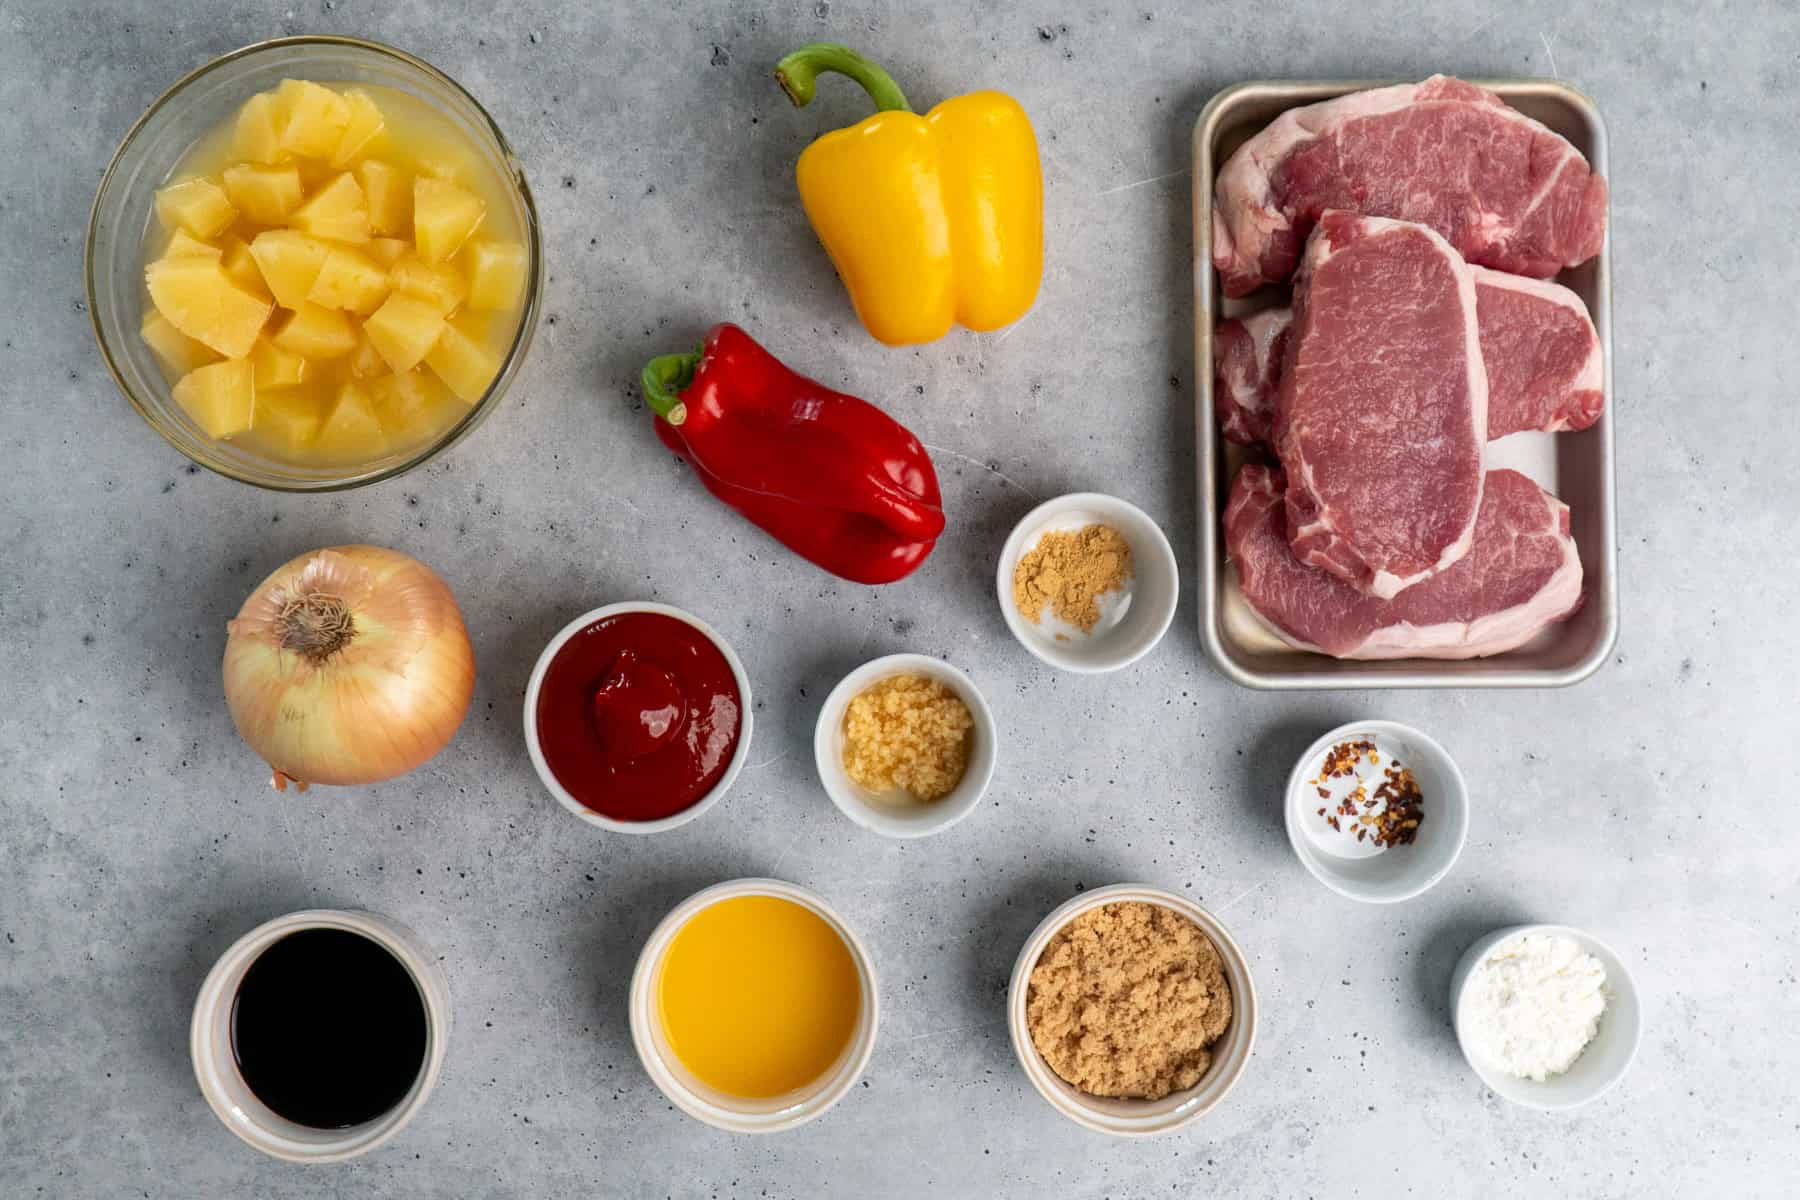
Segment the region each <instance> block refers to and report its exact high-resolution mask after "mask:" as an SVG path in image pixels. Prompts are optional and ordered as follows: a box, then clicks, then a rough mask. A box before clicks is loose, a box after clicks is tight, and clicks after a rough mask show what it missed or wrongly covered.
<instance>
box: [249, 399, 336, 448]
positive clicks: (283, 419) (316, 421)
mask: <svg viewBox="0 0 1800 1200" xmlns="http://www.w3.org/2000/svg"><path fill="white" fill-rule="evenodd" d="M322 424H324V405H322V404H321V403H320V402H319V400H318V398H317V397H315V396H314V395H312V393H311V392H309V391H307V390H306V389H305V388H297V387H282V388H274V389H271V390H268V391H265V390H263V386H262V384H261V383H258V384H257V385H256V435H257V437H258V438H260V439H262V440H264V441H267V442H268V443H269V444H270V445H272V446H274V447H275V448H276V449H277V450H278V451H280V452H281V453H284V454H290V455H298V454H301V453H303V452H304V451H306V450H307V449H308V448H310V447H311V446H312V444H313V442H314V440H316V439H317V438H318V436H319V426H320V425H322Z"/></svg>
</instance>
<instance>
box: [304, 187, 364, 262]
mask: <svg viewBox="0 0 1800 1200" xmlns="http://www.w3.org/2000/svg"><path fill="white" fill-rule="evenodd" d="M290 223H291V224H292V225H293V227H294V228H295V229H298V230H301V231H302V232H304V233H310V234H312V235H313V236H314V237H324V238H332V239H334V240H336V241H340V242H349V243H351V244H352V245H357V246H360V245H362V244H363V243H365V242H367V241H368V240H369V206H368V203H367V202H366V201H365V200H364V199H363V191H362V188H360V187H358V186H357V183H356V178H355V176H353V175H351V174H350V172H348V171H345V172H343V173H342V174H340V175H339V176H337V178H335V179H333V180H332V181H331V182H330V183H328V184H326V185H325V186H324V187H322V188H320V189H319V190H318V191H316V192H314V193H313V194H312V197H311V198H310V199H308V200H307V202H306V203H305V204H302V205H301V206H300V207H299V208H297V209H295V210H294V215H293V216H292V218H290Z"/></svg>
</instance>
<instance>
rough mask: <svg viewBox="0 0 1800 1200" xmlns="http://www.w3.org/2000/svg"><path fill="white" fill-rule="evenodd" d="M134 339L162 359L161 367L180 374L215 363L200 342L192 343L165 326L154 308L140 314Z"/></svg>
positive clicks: (216, 358) (173, 329) (214, 359)
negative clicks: (140, 323)
mask: <svg viewBox="0 0 1800 1200" xmlns="http://www.w3.org/2000/svg"><path fill="white" fill-rule="evenodd" d="M138 336H139V337H141V338H143V339H144V344H145V345H147V346H149V347H150V349H151V350H152V351H153V352H155V354H156V357H157V358H159V359H160V360H162V364H163V366H165V367H167V368H169V370H171V371H175V372H177V373H179V374H182V375H186V374H187V373H188V372H189V371H192V370H193V369H194V368H195V367H204V366H205V365H206V364H207V363H212V362H218V361H219V356H218V355H217V354H215V353H213V352H212V351H211V350H210V349H208V348H207V347H206V345H205V344H204V343H201V342H196V341H195V340H194V339H193V338H191V337H189V336H188V335H187V334H185V333H183V332H181V330H179V329H177V328H175V327H174V326H173V325H171V324H169V318H167V317H165V316H163V315H162V314H161V313H159V312H157V311H156V310H155V309H154V308H153V309H151V310H150V311H149V312H146V313H145V314H144V323H143V325H142V326H140V327H139V329H138Z"/></svg>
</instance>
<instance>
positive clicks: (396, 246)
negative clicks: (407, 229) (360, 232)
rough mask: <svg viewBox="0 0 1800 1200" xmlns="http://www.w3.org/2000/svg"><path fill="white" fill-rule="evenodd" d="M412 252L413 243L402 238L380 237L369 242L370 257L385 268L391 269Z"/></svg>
mask: <svg viewBox="0 0 1800 1200" xmlns="http://www.w3.org/2000/svg"><path fill="white" fill-rule="evenodd" d="M411 251H412V243H411V242H408V241H404V240H402V239H401V238H391V237H378V238H375V239H373V240H372V241H370V242H369V257H370V258H372V259H374V260H375V261H376V262H378V263H380V264H381V265H382V266H384V267H391V266H393V265H394V264H395V263H397V262H399V261H400V260H401V259H402V258H403V257H405V256H406V255H407V254H409V253H410V252H411Z"/></svg>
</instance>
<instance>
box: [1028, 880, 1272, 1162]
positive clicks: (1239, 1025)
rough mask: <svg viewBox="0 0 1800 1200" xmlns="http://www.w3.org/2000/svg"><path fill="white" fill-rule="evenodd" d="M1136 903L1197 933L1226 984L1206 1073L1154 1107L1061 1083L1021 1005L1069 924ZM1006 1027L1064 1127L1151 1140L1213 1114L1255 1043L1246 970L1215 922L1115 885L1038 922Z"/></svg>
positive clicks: (1167, 896) (1168, 900)
mask: <svg viewBox="0 0 1800 1200" xmlns="http://www.w3.org/2000/svg"><path fill="white" fill-rule="evenodd" d="M1130 900H1138V901H1143V902H1144V903H1146V904H1156V905H1160V906H1162V907H1163V908H1167V909H1171V910H1173V911H1174V912H1177V913H1179V914H1181V915H1182V916H1184V917H1186V918H1187V919H1188V920H1190V921H1192V922H1193V923H1194V924H1195V925H1197V926H1199V927H1200V931H1201V932H1202V933H1204V934H1205V935H1206V936H1207V938H1208V940H1210V941H1211V942H1212V944H1213V946H1214V947H1215V948H1217V950H1218V952H1219V959H1220V961H1221V962H1222V963H1223V964H1224V968H1225V982H1226V983H1227V984H1228V985H1229V986H1230V988H1231V1024H1230V1025H1228V1026H1227V1027H1226V1029H1225V1033H1224V1035H1223V1036H1222V1037H1220V1038H1219V1040H1218V1041H1217V1042H1214V1043H1213V1046H1212V1052H1213V1058H1212V1065H1211V1067H1209V1068H1208V1069H1207V1072H1206V1076H1205V1077H1204V1078H1203V1079H1201V1080H1200V1082H1199V1083H1197V1084H1195V1085H1194V1086H1193V1087H1191V1088H1185V1089H1183V1090H1181V1091H1178V1092H1171V1093H1170V1094H1169V1095H1167V1096H1164V1097H1163V1098H1162V1099H1160V1100H1119V1099H1110V1098H1107V1097H1104V1096H1090V1095H1089V1094H1088V1093H1086V1092H1084V1091H1082V1090H1081V1089H1079V1088H1077V1087H1074V1086H1072V1085H1071V1084H1069V1083H1066V1082H1065V1081H1064V1080H1063V1079H1062V1077H1061V1076H1059V1075H1057V1073H1056V1072H1055V1071H1054V1070H1052V1069H1051V1067H1050V1064H1049V1063H1047V1062H1045V1061H1044V1056H1043V1055H1042V1054H1040V1053H1038V1049H1037V1046H1036V1044H1035V1043H1033V1042H1032V1040H1031V1026H1030V1023H1029V1022H1028V1021H1027V1019H1026V1001H1027V1000H1028V998H1029V996H1030V991H1031V972H1032V969H1033V968H1035V967H1036V966H1037V962H1038V959H1039V958H1041V957H1043V954H1044V948H1045V947H1046V946H1048V945H1049V944H1050V939H1051V938H1053V937H1055V936H1056V934H1057V932H1058V931H1059V930H1061V929H1062V927H1063V926H1065V925H1067V924H1068V923H1069V922H1070V921H1073V920H1074V919H1075V918H1076V917H1078V916H1080V915H1081V914H1082V913H1084V912H1088V911H1090V910H1092V909H1096V908H1102V907H1104V906H1106V905H1108V904H1118V903H1121V902H1124V901H1130ZM1006 1024H1007V1028H1008V1029H1009V1030H1010V1031H1011V1033H1012V1044H1013V1053H1014V1054H1015V1055H1016V1056H1017V1057H1018V1060H1019V1065H1020V1066H1021V1067H1023V1068H1024V1069H1025V1076H1026V1078H1028V1079H1030V1080H1031V1086H1033V1087H1035V1088H1036V1089H1037V1090H1038V1094H1039V1095H1040V1096H1042V1097H1043V1098H1044V1099H1045V1100H1047V1101H1049V1103H1050V1107H1051V1108H1054V1109H1055V1110H1056V1111H1057V1112H1059V1113H1061V1114H1062V1115H1063V1116H1065V1117H1067V1118H1069V1120H1071V1121H1073V1122H1075V1123H1076V1124H1077V1125H1080V1126H1082V1127H1084V1128H1087V1129H1092V1130H1094V1131H1095V1132H1098V1133H1108V1134H1112V1135H1114V1136H1116V1137H1152V1136H1154V1135H1156V1134H1160V1133H1168V1132H1170V1131H1171V1130H1175V1129H1179V1128H1181V1127H1182V1126H1184V1125H1187V1124H1190V1123H1191V1122H1194V1121H1197V1120H1199V1119H1200V1118H1201V1117H1203V1116H1205V1115H1206V1114H1207V1113H1209V1112H1211V1111H1212V1110H1213V1109H1214V1108H1216V1107H1218V1105H1219V1103H1220V1101H1222V1100H1224V1099H1225V1097H1226V1095H1227V1094H1228V1093H1229V1092H1230V1091H1231V1089H1232V1088H1233V1087H1235V1086H1236V1085H1237V1081H1238V1080H1239V1079H1240V1078H1242V1077H1243V1074H1244V1068H1245V1067H1246V1066H1247V1065H1248V1064H1249V1061H1250V1051H1251V1048H1252V1047H1253V1046H1254V1045H1255V1042H1256V984H1255V982H1254V981H1253V980H1252V979H1251V977H1250V963H1249V960H1247V959H1246V958H1245V957H1244V952H1243V951H1242V950H1240V949H1238V944H1237V943H1236V942H1234V941H1233V940H1232V939H1231V934H1229V933H1227V932H1226V930H1225V927H1224V926H1223V925H1221V924H1220V923H1219V921H1218V918H1216V917H1214V916H1213V915H1212V914H1211V913H1209V912H1207V911H1206V910H1205V909H1204V908H1201V907H1200V906H1199V905H1198V904H1195V903H1194V902H1193V901H1191V900H1187V899H1183V898H1182V897H1180V896H1177V895H1176V894H1175V893H1173V892H1166V891H1163V890H1162V889H1161V888H1155V887H1150V886H1149V885H1147V884H1141V883H1116V884H1113V885H1111V886H1110V887H1103V888H1096V889H1095V890H1093V891H1090V892H1083V893H1082V894H1081V895H1079V896H1076V897H1075V898H1074V899H1072V900H1070V901H1068V902H1067V903H1065V904H1063V905H1062V906H1061V907H1060V908H1058V909H1056V911H1054V912H1052V913H1051V914H1050V915H1049V916H1047V917H1045V918H1044V920H1043V922H1042V923H1041V924H1040V925H1039V926H1038V927H1037V928H1036V929H1035V930H1033V931H1032V934H1031V936H1030V937H1029V938H1027V939H1026V941H1025V946H1024V948H1023V949H1022V950H1020V951H1019V958H1018V961H1017V962H1016V963H1014V964H1013V973H1012V984H1011V986H1010V987H1009V988H1008V990H1007V996H1006Z"/></svg>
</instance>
